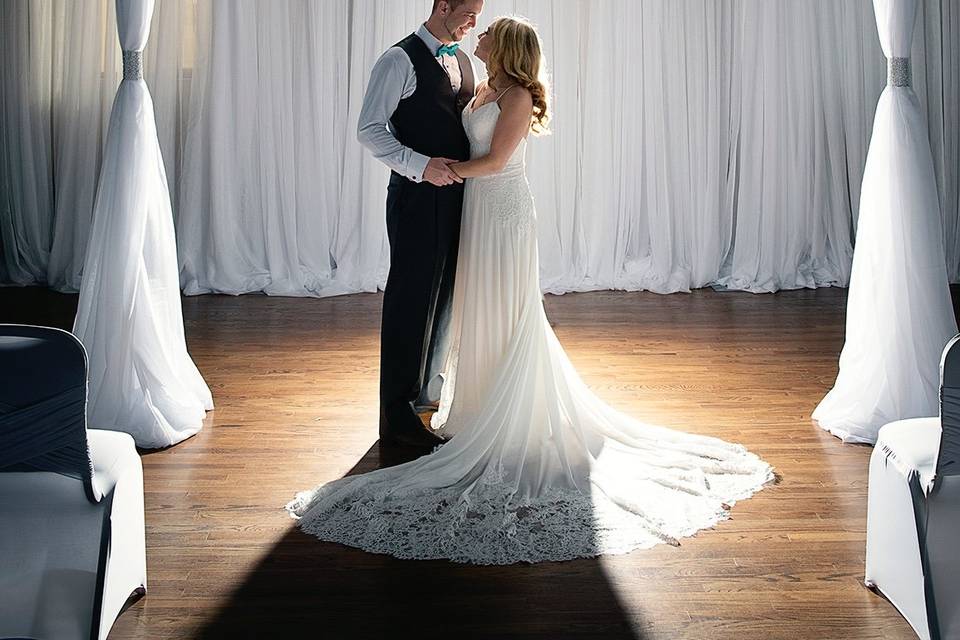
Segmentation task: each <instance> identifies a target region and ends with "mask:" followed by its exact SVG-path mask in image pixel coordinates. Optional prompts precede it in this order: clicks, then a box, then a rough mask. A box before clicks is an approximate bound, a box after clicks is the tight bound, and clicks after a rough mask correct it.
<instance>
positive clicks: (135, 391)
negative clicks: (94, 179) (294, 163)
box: [73, 0, 213, 448]
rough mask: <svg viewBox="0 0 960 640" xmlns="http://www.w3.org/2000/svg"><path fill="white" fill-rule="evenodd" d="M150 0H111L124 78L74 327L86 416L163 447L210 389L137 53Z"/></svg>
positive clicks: (195, 423)
mask: <svg viewBox="0 0 960 640" xmlns="http://www.w3.org/2000/svg"><path fill="white" fill-rule="evenodd" d="M153 9H154V0H116V11H117V29H118V32H119V36H120V45H121V47H122V49H123V51H124V54H123V55H124V57H125V60H124V67H125V69H124V74H123V81H122V82H121V83H120V87H119V88H118V89H117V95H116V99H115V100H114V102H113V107H112V110H111V113H110V120H109V123H108V125H107V134H106V143H105V145H104V149H103V163H102V166H101V170H100V176H99V182H98V184H97V187H96V197H95V199H94V205H93V222H92V229H91V232H90V234H89V235H90V239H89V243H88V247H87V253H86V260H85V261H84V266H83V282H82V283H81V285H80V301H79V305H78V309H77V317H76V320H75V322H74V326H73V332H74V334H76V336H77V338H79V339H80V341H81V342H82V343H83V346H84V348H85V349H86V352H87V361H88V369H89V384H88V387H89V390H88V401H87V420H88V422H89V423H90V424H91V425H92V426H94V427H96V428H98V429H111V430H116V431H125V432H127V433H129V434H131V435H132V436H133V438H134V440H135V441H136V443H137V445H138V446H140V447H146V448H159V447H165V446H168V445H172V444H175V443H177V442H180V441H181V440H183V439H185V438H187V437H189V436H191V435H193V434H195V433H196V432H197V431H199V430H200V428H201V427H202V426H203V418H204V415H205V411H206V410H208V409H212V408H213V401H212V398H211V396H210V390H209V388H208V387H207V385H206V383H205V382H204V380H203V378H202V377H201V375H200V373H199V371H197V367H196V366H195V365H194V363H193V360H192V359H191V358H190V355H189V354H188V353H187V346H186V342H185V339H184V332H183V314H182V311H181V307H180V287H179V286H178V277H177V271H178V269H177V251H176V238H175V235H174V229H173V212H172V208H171V206H170V196H169V188H168V186H167V177H166V171H165V169H164V164H163V158H162V156H161V154H160V146H159V141H158V139H157V129H156V124H155V120H154V109H153V101H152V100H151V98H150V92H149V90H148V89H147V85H146V83H145V82H144V80H143V79H142V63H141V57H142V52H143V48H144V45H145V44H146V41H147V36H148V34H149V30H150V21H151V17H152V16H153Z"/></svg>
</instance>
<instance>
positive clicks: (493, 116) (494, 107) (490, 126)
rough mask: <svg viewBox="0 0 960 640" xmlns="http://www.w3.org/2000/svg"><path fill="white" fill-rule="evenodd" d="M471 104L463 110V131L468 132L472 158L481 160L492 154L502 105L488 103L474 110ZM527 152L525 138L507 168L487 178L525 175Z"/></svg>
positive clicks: (514, 151)
mask: <svg viewBox="0 0 960 640" xmlns="http://www.w3.org/2000/svg"><path fill="white" fill-rule="evenodd" d="M473 106H474V103H473V102H471V103H470V104H469V105H468V106H467V108H466V109H464V110H463V129H464V131H466V132H467V138H468V139H469V140H470V158H471V159H474V158H479V157H480V156H484V155H486V154H487V153H489V152H490V143H491V142H492V141H493V131H494V129H496V128H497V120H498V119H499V117H500V105H499V104H497V103H496V102H488V103H486V104H483V105H480V106H479V107H477V108H476V109H474V108H473ZM526 150H527V139H526V138H524V139H523V140H521V141H520V144H518V145H517V148H516V149H514V150H513V154H512V155H511V156H510V160H509V161H508V162H507V166H506V167H504V168H503V171H501V172H499V173H497V174H494V176H487V177H491V178H492V177H495V176H497V177H501V178H502V177H507V176H513V175H521V176H522V175H524V157H525V154H526Z"/></svg>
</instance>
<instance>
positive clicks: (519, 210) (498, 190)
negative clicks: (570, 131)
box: [462, 102, 536, 230]
mask: <svg viewBox="0 0 960 640" xmlns="http://www.w3.org/2000/svg"><path fill="white" fill-rule="evenodd" d="M473 107H474V103H473V102H471V103H470V104H469V105H467V108H466V109H464V110H463V116H462V118H463V129H464V131H466V133H467V138H468V139H469V140H470V158H471V159H475V158H479V157H481V156H484V155H486V154H488V153H489V152H490V144H491V142H492V141H493V132H494V129H496V127H497V119H498V118H499V117H500V105H499V104H497V103H496V102H488V103H486V104H483V105H480V106H479V107H477V108H476V109H474V108H473ZM526 150H527V140H526V138H524V139H523V140H521V141H520V144H518V145H517V148H516V149H514V150H513V153H512V154H511V155H510V159H509V160H508V161H507V164H506V166H504V168H503V169H502V170H500V171H499V172H497V173H495V174H492V175H488V176H481V177H478V178H471V179H468V180H467V182H466V191H465V193H464V202H467V201H469V199H470V198H471V197H475V198H479V199H481V200H483V201H484V202H485V203H486V204H487V205H488V206H486V207H482V208H480V209H474V210H475V211H477V212H478V213H481V214H482V213H490V214H492V215H493V217H494V219H495V220H496V221H497V222H499V223H501V224H505V225H507V226H508V227H510V228H511V229H514V230H517V229H524V230H531V229H533V226H534V222H535V220H536V210H535V208H534V206H533V197H532V195H531V194H530V185H529V183H528V182H527V176H526V159H525V158H526ZM464 211H465V212H466V211H468V207H466V206H465V207H464Z"/></svg>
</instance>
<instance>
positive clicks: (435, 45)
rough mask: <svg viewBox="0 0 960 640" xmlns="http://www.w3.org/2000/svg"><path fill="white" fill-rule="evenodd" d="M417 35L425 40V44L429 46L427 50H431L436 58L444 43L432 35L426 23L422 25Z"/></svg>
mask: <svg viewBox="0 0 960 640" xmlns="http://www.w3.org/2000/svg"><path fill="white" fill-rule="evenodd" d="M417 35H418V36H419V37H420V39H421V40H423V43H424V44H425V45H427V49H430V53H431V54H432V55H433V56H434V57H436V55H437V49H439V48H440V47H442V46H443V43H442V42H440V41H439V40H437V37H436V36H435V35H433V34H432V33H430V29H427V25H426V23H424V24H421V25H420V28H419V29H417Z"/></svg>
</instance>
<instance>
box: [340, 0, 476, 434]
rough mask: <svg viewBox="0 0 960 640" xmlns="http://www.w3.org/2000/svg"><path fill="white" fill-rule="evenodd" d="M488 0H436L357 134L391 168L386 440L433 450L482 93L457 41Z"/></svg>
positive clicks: (386, 67)
mask: <svg viewBox="0 0 960 640" xmlns="http://www.w3.org/2000/svg"><path fill="white" fill-rule="evenodd" d="M482 9H483V0H435V1H434V3H433V10H432V12H431V14H430V18H429V19H428V20H427V21H426V22H425V23H424V24H423V25H421V26H420V28H419V29H417V31H416V32H415V33H413V34H411V35H409V36H407V37H406V38H404V39H403V40H401V41H400V42H398V43H397V44H395V45H394V46H392V47H390V48H389V49H387V51H386V52H385V53H384V54H383V55H382V56H380V59H379V60H377V62H376V64H375V65H374V67H373V71H372V72H371V74H370V83H369V85H368V86H367V93H366V95H365V96H364V99H363V107H362V109H361V111H360V121H359V124H358V125H357V139H358V140H359V141H360V143H361V144H363V145H364V146H365V147H367V148H368V149H369V150H370V151H371V152H372V153H373V156H374V157H375V158H377V159H378V160H380V161H382V162H383V163H384V164H386V165H387V166H388V167H389V168H390V169H391V172H390V184H389V186H388V187H387V238H388V239H389V241H390V273H389V275H388V276H387V285H386V288H385V289H384V292H383V312H382V318H381V324H380V442H381V444H383V445H408V446H416V447H433V446H436V445H438V444H442V443H443V440H442V439H441V438H440V437H439V436H437V435H436V434H434V433H433V432H431V431H429V430H428V429H426V428H425V427H424V426H423V423H422V422H421V421H420V418H419V416H418V415H417V410H416V406H417V404H425V403H428V402H430V401H431V400H434V399H435V398H436V396H435V394H433V395H434V397H433V398H430V397H429V396H428V394H427V389H426V386H427V383H428V382H429V380H430V379H431V377H432V374H433V373H434V372H436V371H437V370H439V367H440V366H442V364H443V362H442V359H443V355H444V354H443V353H441V352H440V349H438V346H439V342H440V341H441V336H440V333H441V332H442V329H443V324H444V318H445V316H446V314H448V312H449V306H450V299H451V296H452V293H453V277H454V274H455V272H456V263H457V245H458V243H459V238H460V209H461V207H462V205H463V180H462V179H461V178H460V177H459V176H457V174H456V173H454V172H453V171H452V170H451V169H450V168H449V167H448V166H447V165H448V164H449V163H451V162H455V161H457V160H467V159H469V157H470V143H469V141H468V140H467V136H466V133H464V130H463V125H462V124H461V122H460V115H461V112H462V111H463V108H464V106H466V104H467V102H469V100H470V98H472V97H473V89H474V80H473V78H474V76H473V67H472V65H471V62H470V59H469V58H468V57H467V55H466V54H465V53H464V52H463V51H460V50H459V48H458V44H457V43H458V42H460V41H461V40H462V39H463V38H464V36H466V34H467V33H468V32H469V31H470V30H471V29H472V28H473V27H475V26H476V24H477V16H479V15H480V11H481V10H482Z"/></svg>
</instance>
